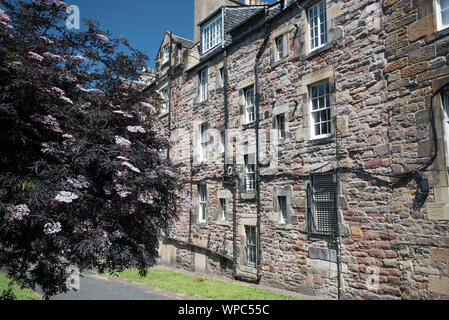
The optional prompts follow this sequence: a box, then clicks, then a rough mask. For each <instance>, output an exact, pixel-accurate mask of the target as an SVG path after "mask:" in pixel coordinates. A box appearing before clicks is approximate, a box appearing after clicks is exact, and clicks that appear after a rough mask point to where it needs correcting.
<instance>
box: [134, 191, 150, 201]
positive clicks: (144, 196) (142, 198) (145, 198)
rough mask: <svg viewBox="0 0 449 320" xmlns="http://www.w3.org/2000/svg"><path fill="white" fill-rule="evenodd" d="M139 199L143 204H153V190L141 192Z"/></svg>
mask: <svg viewBox="0 0 449 320" xmlns="http://www.w3.org/2000/svg"><path fill="white" fill-rule="evenodd" d="M137 201H139V202H141V203H143V204H153V203H154V199H153V195H152V194H151V192H148V191H147V192H144V193H141V194H140V195H139V197H138V198H137Z"/></svg>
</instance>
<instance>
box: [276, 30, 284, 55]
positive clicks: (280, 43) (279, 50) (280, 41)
mask: <svg viewBox="0 0 449 320" xmlns="http://www.w3.org/2000/svg"><path fill="white" fill-rule="evenodd" d="M275 47H276V57H275V58H276V59H275V61H279V60H282V59H284V58H285V52H284V35H282V36H279V37H277V38H276V40H275Z"/></svg>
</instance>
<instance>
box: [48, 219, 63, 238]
mask: <svg viewBox="0 0 449 320" xmlns="http://www.w3.org/2000/svg"><path fill="white" fill-rule="evenodd" d="M61 230H62V226H61V223H59V222H56V223H46V224H45V226H44V233H45V234H46V235H52V234H56V233H59V232H61Z"/></svg>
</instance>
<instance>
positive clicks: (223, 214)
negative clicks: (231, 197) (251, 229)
mask: <svg viewBox="0 0 449 320" xmlns="http://www.w3.org/2000/svg"><path fill="white" fill-rule="evenodd" d="M220 209H221V220H223V221H225V220H226V199H225V198H220Z"/></svg>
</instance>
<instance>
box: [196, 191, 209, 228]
mask: <svg viewBox="0 0 449 320" xmlns="http://www.w3.org/2000/svg"><path fill="white" fill-rule="evenodd" d="M198 198H199V199H198V202H199V205H198V209H199V212H198V221H199V222H200V223H206V222H207V185H205V184H199V185H198Z"/></svg>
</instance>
